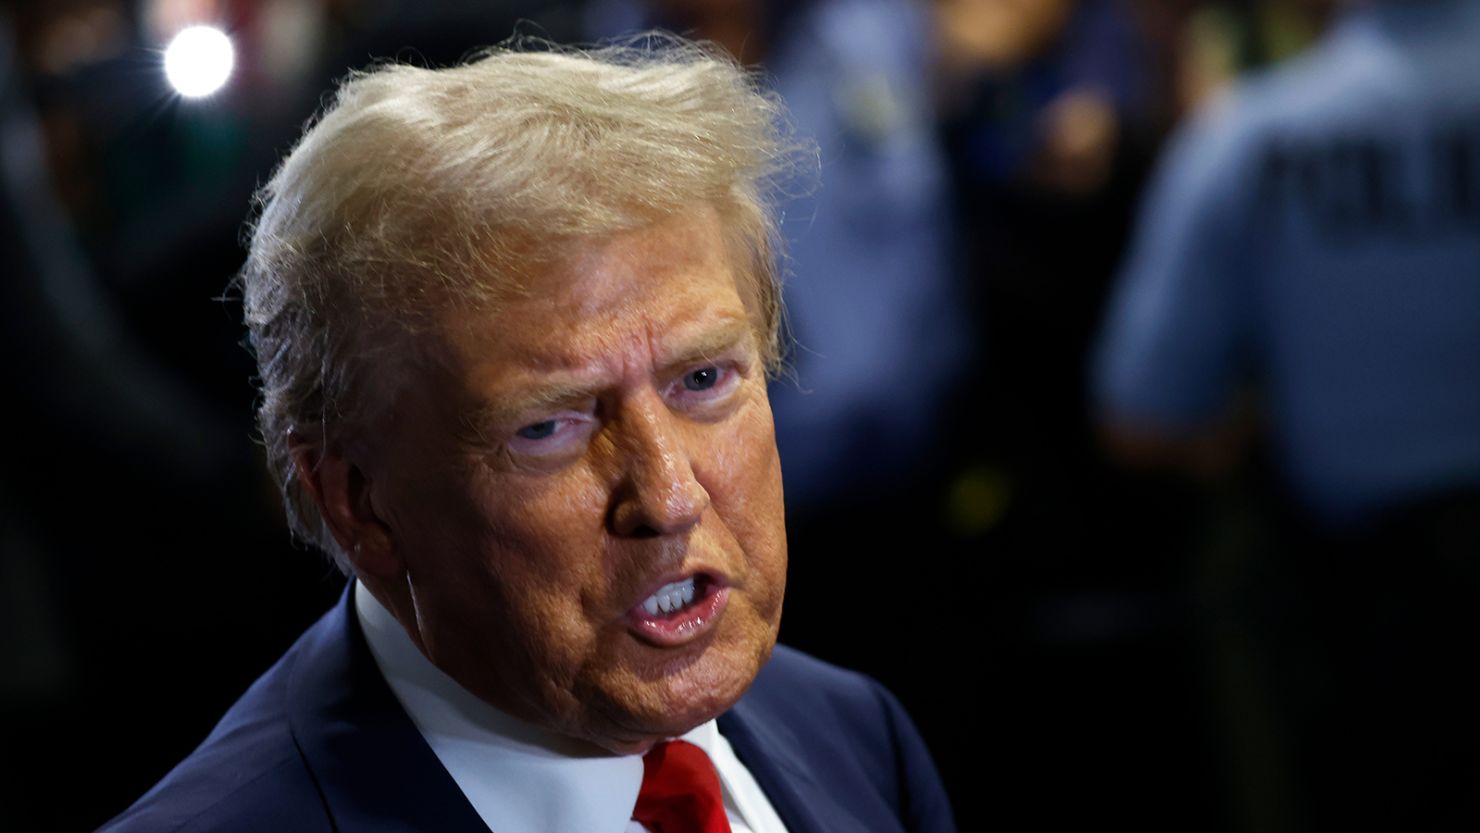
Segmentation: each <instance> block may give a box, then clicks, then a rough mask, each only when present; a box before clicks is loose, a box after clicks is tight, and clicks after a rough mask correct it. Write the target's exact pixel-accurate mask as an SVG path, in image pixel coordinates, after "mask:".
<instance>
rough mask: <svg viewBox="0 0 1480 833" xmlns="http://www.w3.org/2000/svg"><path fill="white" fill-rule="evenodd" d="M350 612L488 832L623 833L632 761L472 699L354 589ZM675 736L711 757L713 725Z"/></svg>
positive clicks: (636, 781)
mask: <svg viewBox="0 0 1480 833" xmlns="http://www.w3.org/2000/svg"><path fill="white" fill-rule="evenodd" d="M355 612H356V615H357V616H359V619H360V625H361V627H362V629H363V630H364V632H365V641H366V642H367V643H368V644H369V646H370V653H371V654H372V655H373V656H374V657H375V663H376V665H378V666H379V667H380V672H381V674H382V675H384V676H385V679H386V682H387V683H388V684H389V685H390V688H391V691H392V692H394V693H395V695H396V699H397V700H399V701H400V702H401V705H402V707H403V708H405V709H406V713H407V715H409V716H410V718H411V721H412V722H413V723H414V724H416V728H417V729H418V730H419V731H420V732H421V735H422V737H424V738H426V741H427V744H428V745H429V746H430V747H431V748H432V752H434V753H435V754H436V756H437V758H438V760H440V761H441V762H442V766H443V767H445V768H446V769H447V772H448V774H449V775H451V776H452V779H453V781H455V782H457V785H458V787H459V788H460V789H461V790H462V791H463V794H464V795H466V796H467V798H468V801H469V802H470V803H471V804H472V805H473V808H474V809H475V810H477V811H478V815H479V816H480V817H482V819H483V821H484V823H485V824H487V825H488V827H489V829H490V830H495V831H498V833H566V831H571V830H582V831H591V833H622V831H624V830H626V829H627V825H628V822H629V821H630V820H631V818H632V807H633V805H635V804H636V803H637V791H638V789H639V788H640V787H641V785H642V757H641V756H640V755H625V756H617V755H605V756H603V755H592V754H591V753H590V751H589V749H588V748H587V747H585V746H584V745H582V744H578V743H577V742H576V741H574V740H573V739H570V738H567V737H564V736H562V735H558V734H556V733H554V732H550V731H548V730H545V729H542V728H540V727H538V726H533V725H531V724H529V723H525V722H524V721H522V720H519V719H517V718H515V717H512V716H510V715H508V714H506V713H504V712H502V711H500V710H498V709H496V708H494V707H493V706H491V705H489V704H488V703H486V702H484V701H483V700H481V699H479V698H478V697H477V696H475V695H473V694H472V693H471V692H469V691H468V690H467V689H465V688H463V687H462V686H461V685H459V684H458V683H457V682H456V681H455V680H453V679H452V678H451V677H449V676H447V674H446V673H444V672H443V671H442V670H441V669H439V668H437V667H436V666H435V665H433V664H432V662H431V661H430V660H428V659H427V658H426V656H425V655H424V654H422V652H421V650H420V649H418V648H417V647H416V645H415V643H413V642H412V641H411V637H409V636H407V634H406V631H405V629H404V628H402V627H401V623H400V622H398V621H396V619H395V617H394V616H392V615H391V613H390V611H388V610H386V608H385V606H384V605H382V604H381V603H380V601H379V600H378V599H376V598H375V597H374V596H373V595H372V594H371V593H370V591H369V590H367V589H365V586H364V585H363V584H360V583H359V582H356V584H355ZM683 739H684V740H686V741H688V742H690V743H693V744H694V745H696V746H698V747H700V748H701V749H703V750H704V751H705V752H706V753H708V754H709V755H710V757H711V758H713V757H714V754H715V751H716V750H715V747H716V744H717V743H718V741H719V729H718V728H717V727H716V725H715V723H714V721H713V720H711V721H708V722H706V723H702V724H700V725H699V726H697V727H695V728H694V729H692V730H691V731H689V732H688V733H686V734H685V735H683Z"/></svg>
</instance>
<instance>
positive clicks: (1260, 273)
mask: <svg viewBox="0 0 1480 833" xmlns="http://www.w3.org/2000/svg"><path fill="white" fill-rule="evenodd" d="M1477 43H1480V3H1477V2H1474V0H1415V1H1414V2H1387V3H1370V4H1353V8H1351V9H1349V10H1347V11H1346V13H1345V14H1344V15H1343V16H1342V19H1341V20H1340V21H1339V23H1338V24H1337V25H1336V26H1335V28H1334V29H1333V30H1332V31H1331V32H1330V33H1329V34H1328V35H1327V36H1326V37H1325V38H1324V39H1323V40H1322V41H1321V43H1320V44H1319V45H1318V46H1316V47H1315V48H1313V49H1312V50H1310V51H1309V52H1307V53H1305V54H1303V55H1301V56H1300V57H1298V58H1295V59H1293V60H1291V61H1289V62H1288V63H1285V64H1283V65H1282V66H1280V67H1279V68H1277V69H1275V70H1273V71H1270V72H1268V73H1262V74H1256V75H1252V76H1249V77H1247V78H1245V79H1243V80H1241V81H1240V82H1239V83H1238V84H1237V85H1236V86H1235V87H1234V88H1233V89H1232V90H1231V91H1229V92H1228V93H1227V94H1226V95H1223V96H1220V97H1218V98H1217V99H1216V100H1215V101H1214V102H1212V103H1211V104H1209V105H1208V106H1207V107H1206V108H1204V109H1203V110H1202V111H1201V112H1199V113H1198V115H1197V116H1196V118H1195V119H1194V120H1193V121H1192V122H1191V123H1190V124H1188V125H1186V126H1185V127H1184V128H1183V129H1182V131H1181V132H1180V133H1179V135H1178V136H1177V138H1176V140H1175V143H1174V145H1173V147H1172V148H1171V150H1170V152H1169V155H1168V156H1167V158H1166V159H1165V160H1164V162H1163V164H1162V166H1161V168H1160V171H1159V172H1158V174H1157V178H1156V182H1155V184H1154V186H1153V188H1152V191H1151V195H1150V197H1149V199H1148V202H1147V206H1146V210H1145V213H1144V215H1143V217H1142V220H1141V224H1140V227H1139V229H1138V232H1137V238H1136V243H1135V245H1134V247H1133V249H1132V251H1131V253H1130V256H1129V258H1128V260H1127V261H1126V265H1125V271H1124V274H1123V275H1122V278H1121V283H1120V286H1119V288H1118V290H1117V296H1116V298H1115V300H1114V303H1113V305H1112V306H1111V308H1110V310H1109V316H1108V319H1107V323H1106V329H1105V331H1104V334H1103V339H1102V341H1101V343H1100V345H1099V354H1098V357H1097V364H1096V367H1095V386H1096V393H1097V398H1098V408H1099V412H1100V417H1101V418H1102V419H1103V420H1104V423H1105V427H1106V432H1107V436H1108V438H1109V441H1110V443H1111V444H1112V447H1113V448H1114V449H1115V450H1116V451H1117V452H1118V454H1119V455H1120V456H1121V457H1123V458H1124V459H1126V460H1128V461H1130V462H1132V463H1135V464H1140V465H1152V466H1157V465H1162V466H1171V467H1176V468H1181V469H1183V470H1187V471H1191V472H1196V473H1199V474H1202V475H1203V476H1217V475H1220V474H1222V473H1224V472H1226V471H1228V470H1229V469H1231V468H1233V467H1234V466H1236V465H1237V464H1239V463H1240V462H1241V461H1243V460H1246V459H1247V458H1246V457H1245V454H1246V453H1247V448H1246V445H1245V440H1246V439H1248V438H1249V437H1251V436H1253V437H1258V438H1259V439H1261V440H1262V447H1263V448H1264V449H1265V451H1266V454H1267V458H1268V459H1269V461H1270V476H1269V477H1268V478H1267V480H1265V481H1261V482H1262V483H1263V484H1266V489H1267V491H1268V493H1270V494H1273V495H1275V496H1276V500H1275V501H1274V502H1273V511H1274V513H1275V514H1273V515H1271V516H1270V517H1272V518H1273V519H1274V522H1275V525H1274V526H1272V527H1271V531H1272V538H1271V540H1272V541H1273V542H1274V544H1275V547H1276V550H1275V552H1273V553H1270V554H1269V557H1268V558H1267V559H1265V560H1264V561H1265V563H1261V564H1259V565H1258V566H1257V567H1255V568H1254V569H1255V570H1257V571H1259V572H1258V573H1257V574H1253V575H1254V577H1253V578H1252V579H1251V581H1252V584H1251V589H1252V590H1253V592H1254V593H1256V594H1257V596H1256V597H1255V599H1254V604H1253V610H1252V614H1250V615H1241V616H1240V617H1239V620H1240V625H1241V626H1243V627H1249V628H1251V629H1253V630H1254V631H1256V632H1257V637H1256V638H1258V639H1259V642H1260V644H1261V645H1262V646H1263V650H1262V653H1263V657H1262V662H1263V663H1265V664H1266V671H1267V674H1268V679H1269V680H1271V684H1270V686H1269V689H1270V691H1271V692H1272V693H1273V694H1272V696H1274V697H1276V698H1277V701H1278V706H1277V709H1276V714H1275V719H1276V720H1278V721H1280V722H1281V723H1282V725H1283V731H1284V732H1285V733H1286V734H1287V735H1288V737H1289V739H1290V743H1289V745H1288V756H1287V758H1286V760H1285V764H1286V765H1288V766H1289V767H1290V768H1291V770H1292V772H1293V775H1292V780H1291V785H1290V790H1291V791H1292V792H1293V793H1294V794H1296V795H1298V796H1299V800H1297V801H1296V802H1295V804H1296V809H1295V811H1294V815H1293V816H1292V818H1295V819H1298V820H1299V823H1301V824H1302V825H1304V826H1305V827H1304V829H1317V830H1341V829H1353V828H1355V827H1362V828H1373V829H1405V830H1440V829H1444V830H1448V829H1455V830H1458V829H1474V827H1475V825H1476V824H1477V823H1480V817H1477V815H1476V813H1477V810H1480V803H1477V802H1480V792H1477V787H1476V784H1477V783H1480V781H1477V779H1476V774H1477V772H1480V769H1477V765H1480V758H1477V752H1476V750H1477V748H1480V746H1477V744H1476V742H1477V740H1480V734H1477V726H1480V720H1477V717H1476V715H1475V709H1474V704H1475V702H1477V694H1480V691H1477V689H1476V687H1475V685H1474V682H1473V677H1474V675H1473V674H1472V673H1471V671H1470V669H1469V668H1468V667H1467V666H1468V662H1467V661H1465V660H1463V659H1461V657H1464V656H1467V655H1468V654H1469V653H1471V652H1472V651H1473V646H1474V644H1475V642H1476V638H1477V637H1480V620H1477V617H1476V615H1475V613H1474V610H1475V599H1476V598H1477V593H1480V369H1477V365H1476V357H1477V356H1480V280H1477V276H1480V49H1477V48H1476V44H1477Z"/></svg>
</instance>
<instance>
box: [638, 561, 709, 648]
mask: <svg viewBox="0 0 1480 833" xmlns="http://www.w3.org/2000/svg"><path fill="white" fill-rule="evenodd" d="M689 577H693V579H694V601H693V603H692V604H690V605H689V606H688V607H685V608H684V609H682V610H679V611H676V612H674V613H659V614H658V615H656V616H653V615H650V614H649V613H648V612H647V611H646V610H645V609H644V608H643V606H642V602H641V601H639V602H638V603H637V604H635V605H633V606H632V607H631V608H630V609H629V610H628V611H627V615H626V616H625V617H623V618H624V620H625V622H626V624H627V629H628V630H629V631H631V632H632V634H633V635H634V636H636V637H637V638H638V639H640V640H642V641H643V642H646V643H648V644H650V645H653V646H655V647H658V648H677V647H680V646H683V645H687V644H689V643H690V642H693V641H695V640H697V639H700V638H702V637H703V636H704V635H705V634H707V633H709V632H710V631H712V630H714V628H715V627H716V626H717V625H718V623H719V620H720V617H721V616H723V615H724V612H725V607H726V605H728V604H729V601H730V588H729V585H728V584H726V583H725V581H724V580H723V579H722V578H721V577H719V576H716V575H713V574H711V573H703V572H699V573H684V574H681V575H676V576H671V577H668V578H665V579H663V580H661V581H658V582H657V583H655V584H653V586H652V588H651V589H649V590H648V591H647V593H645V594H643V596H642V598H643V599H646V598H647V597H648V596H650V595H652V594H653V593H655V592H657V590H658V588H660V587H662V586H663V585H665V584H670V583H672V582H675V581H683V580H684V579H687V578H689Z"/></svg>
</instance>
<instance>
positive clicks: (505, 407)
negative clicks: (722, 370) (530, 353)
mask: <svg viewBox="0 0 1480 833" xmlns="http://www.w3.org/2000/svg"><path fill="white" fill-rule="evenodd" d="M752 336H753V328H752V326H751V323H750V321H749V320H748V319H745V318H740V317H736V318H730V319H727V320H726V321H724V322H723V323H722V324H720V325H719V326H717V327H713V328H709V329H707V330H706V331H705V332H703V333H702V334H700V335H698V336H696V337H695V338H694V340H692V341H689V342H686V343H684V344H683V345H682V347H681V349H679V350H676V351H674V352H673V353H672V354H671V357H666V356H665V357H660V360H661V364H660V365H659V368H658V371H659V373H660V374H661V373H666V372H668V371H671V370H672V369H674V368H677V367H681V366H683V365H686V364H692V363H693V362H698V361H706V360H709V359H712V358H714V357H715V356H717V355H720V354H723V353H725V352H727V351H729V350H733V349H734V348H735V347H736V346H738V345H740V344H742V343H743V342H745V341H746V340H747V339H749V338H751V337H752ZM602 387H603V384H602V383H600V382H582V381H576V382H570V383H563V382H559V381H554V382H551V383H549V384H542V385H539V386H537V387H531V388H529V389H526V390H521V391H518V392H516V393H512V394H511V395H509V396H506V397H500V399H499V401H496V402H489V403H486V404H484V405H482V406H480V407H477V408H475V409H473V411H472V412H471V413H469V414H468V415H467V416H466V417H465V418H464V420H463V423H464V428H466V429H467V432H468V435H469V436H470V437H473V438H477V439H480V440H481V439H485V437H484V433H485V431H487V430H489V429H500V428H503V427H505V426H509V425H511V424H513V423H515V422H518V421H520V420H521V419H524V418H525V415H527V414H531V413H539V412H541V411H549V410H552V409H556V408H559V407H561V406H567V405H574V404H576V403H580V402H584V401H587V400H590V399H592V398H594V397H595V396H596V395H597V393H598V392H599V391H600V390H601V388H602Z"/></svg>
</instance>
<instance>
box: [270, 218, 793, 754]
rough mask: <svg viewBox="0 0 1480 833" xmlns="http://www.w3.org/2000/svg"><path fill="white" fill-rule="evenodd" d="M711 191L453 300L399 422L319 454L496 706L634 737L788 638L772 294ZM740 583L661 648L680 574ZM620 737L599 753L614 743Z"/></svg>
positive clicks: (333, 488) (357, 531)
mask: <svg viewBox="0 0 1480 833" xmlns="http://www.w3.org/2000/svg"><path fill="white" fill-rule="evenodd" d="M720 222H721V221H720V219H719V217H718V215H717V213H716V212H714V211H713V210H710V209H709V208H708V207H702V206H701V207H699V208H698V209H697V210H695V211H691V212H686V213H685V214H683V215H681V216H678V217H675V218H672V219H669V220H666V221H663V222H660V223H658V224H655V225H653V226H650V227H647V228H644V229H640V230H638V231H633V232H627V233H623V234H619V235H616V236H613V237H610V238H601V239H596V240H592V241H590V242H588V243H587V244H586V245H584V246H580V247H577V249H576V250H575V251H574V253H573V255H572V256H571V257H569V258H567V259H566V260H564V261H562V262H560V263H558V264H556V265H555V266H554V267H553V268H551V269H550V270H548V271H546V272H545V273H544V274H542V275H540V276H538V277H536V278H535V279H533V280H531V281H529V282H528V283H527V289H528V291H527V292H525V293H521V294H520V295H519V296H517V297H513V298H510V299H509V300H507V301H505V302H502V303H500V305H499V307H498V309H497V311H495V312H493V313H489V312H486V311H473V310H460V311H455V312H454V313H452V314H450V315H448V316H447V317H446V318H445V320H444V321H443V326H442V327H441V328H440V332H439V333H437V334H436V335H435V337H434V338H433V339H432V341H433V342H434V343H432V344H422V345H421V348H422V349H421V352H423V353H425V354H427V355H428V356H430V357H431V361H428V362H423V365H424V366H423V367H421V368H419V369H418V371H417V372H415V373H412V374H408V378H407V380H406V382H405V383H404V384H403V385H402V386H401V390H400V393H399V395H398V396H397V397H396V398H395V401H394V404H393V405H392V407H391V408H390V409H389V412H388V413H387V414H386V415H385V417H384V419H383V421H382V422H381V424H380V426H379V430H378V431H377V432H376V434H374V435H373V436H371V437H370V438H369V439H368V440H367V441H366V442H364V443H362V444H360V445H358V446H356V447H354V448H353V449H352V450H329V451H326V452H324V453H323V454H321V455H317V456H315V455H314V454H313V453H312V452H311V451H309V452H305V453H304V454H302V455H300V462H299V465H300V470H303V471H306V472H310V474H311V478H312V483H311V484H310V485H311V487H312V488H313V489H314V492H315V494H316V495H317V496H318V497H319V499H320V503H321V505H322V506H323V507H324V508H325V515H326V517H327V518H328V519H329V521H330V526H331V529H332V530H333V531H334V533H335V535H336V538H337V539H338V540H339V543H340V545H341V546H343V547H345V548H346V551H351V552H353V553H354V554H353V555H352V561H353V562H354V565H355V570H356V573H357V575H358V576H359V578H360V579H361V580H362V581H364V582H365V583H366V586H367V587H368V588H369V589H370V590H371V592H373V593H375V594H376V596H377V598H379V599H381V600H382V601H383V602H384V603H385V604H386V606H387V607H388V608H390V610H391V611H392V612H393V613H394V614H395V616H396V617H397V619H399V620H400V621H401V623H402V624H403V625H404V626H405V627H406V629H407V632H408V633H409V634H410V635H411V637H412V639H413V640H414V641H415V642H416V643H417V645H418V646H419V647H420V648H421V649H422V651H423V652H424V653H425V654H426V655H427V656H428V657H429V658H430V659H431V660H432V662H434V663H435V664H436V665H437V666H438V667H440V668H441V669H442V670H443V671H445V672H447V673H448V674H449V675H450V676H452V677H453V678H454V679H456V680H457V681H458V682H459V683H461V684H462V685H463V686H464V687H465V688H467V689H469V690H470V691H472V692H474V693H475V694H477V695H479V696H480V697H482V698H483V699H484V700H486V701H488V702H489V703H491V704H493V705H495V706H497V707H499V708H501V709H503V710H505V711H507V712H509V713H511V714H514V715H516V716H518V717H521V718H523V719H525V720H527V721H529V722H531V723H534V724H537V725H540V726H543V727H546V728H550V729H553V730H555V731H557V732H559V733H562V734H564V735H567V736H570V737H574V738H577V739H580V740H582V741H586V742H589V743H591V744H594V745H595V746H596V747H599V749H600V750H606V751H610V752H615V753H623V754H625V753H631V752H636V751H642V750H644V749H646V748H648V747H649V746H651V745H652V744H653V743H655V742H656V741H658V740H661V739H663V738H665V737H671V736H675V735H679V734H682V733H683V732H685V731H687V730H688V729H690V728H692V727H693V726H696V725H698V724H699V723H702V722H704V721H706V720H709V719H711V718H713V717H715V716H717V715H718V714H720V713H721V712H723V711H724V710H726V709H728V708H729V707H730V706H731V705H732V704H733V703H734V702H735V701H736V700H737V699H739V697H740V695H741V694H743V693H744V691H745V689H746V688H747V687H748V686H749V685H750V683H751V681H752V680H753V679H754V677H755V674H756V673H757V671H758V670H759V668H760V666H761V665H762V664H763V663H764V662H765V660H766V658H767V657H768V656H769V654H770V651H771V648H772V646H773V645H774V644H775V638H776V632H777V628H778V625H779V621H780V614H781V601H782V595H783V589H784V585H785V572H786V540H785V531H784V519H783V511H782V492H781V474H780V463H779V460H778V458H777V454H776V445H775V437H774V431H773V428H772V421H771V412H770V405H769V403H768V401H767V398H766V378H765V368H764V366H763V362H762V359H761V350H760V345H759V343H758V340H757V336H756V329H755V326H754V319H753V316H752V314H751V309H750V308H749V307H748V306H747V303H746V299H745V297H744V296H745V292H744V291H743V290H742V288H741V287H740V286H739V285H738V284H737V277H736V272H735V270H734V268H733V267H732V265H731V263H730V259H729V258H728V257H727V256H726V247H725V246H724V243H723V240H722V236H721V226H720ZM694 573H700V574H703V575H705V576H710V577H714V578H716V579H717V580H719V581H720V582H721V583H722V584H724V585H726V586H727V587H728V590H727V591H726V592H727V593H728V594H729V599H728V604H727V606H726V607H725V609H724V611H723V613H722V614H721V615H720V616H719V617H718V619H717V621H715V622H714V623H713V626H712V627H710V628H709V629H708V630H707V631H705V632H704V633H702V635H700V636H699V637H698V638H695V639H693V640H690V641H688V642H685V643H684V644H681V645H676V646H674V645H669V646H659V645H656V644H653V643H651V642H649V641H646V640H644V639H642V638H641V636H640V634H638V633H637V632H636V631H635V630H634V629H633V628H631V627H629V622H628V618H627V616H628V613H629V611H630V610H631V609H633V608H634V607H635V606H636V605H638V604H639V603H640V602H641V601H642V600H643V598H644V597H645V596H646V595H647V594H649V593H651V592H652V591H653V590H655V589H656V588H657V586H658V585H659V584H660V583H662V582H663V581H667V580H673V579H675V578H678V577H681V576H685V575H690V574H694ZM598 751H599V750H598Z"/></svg>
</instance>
